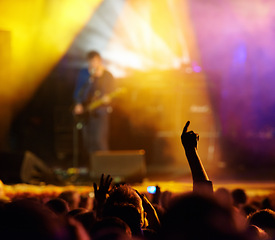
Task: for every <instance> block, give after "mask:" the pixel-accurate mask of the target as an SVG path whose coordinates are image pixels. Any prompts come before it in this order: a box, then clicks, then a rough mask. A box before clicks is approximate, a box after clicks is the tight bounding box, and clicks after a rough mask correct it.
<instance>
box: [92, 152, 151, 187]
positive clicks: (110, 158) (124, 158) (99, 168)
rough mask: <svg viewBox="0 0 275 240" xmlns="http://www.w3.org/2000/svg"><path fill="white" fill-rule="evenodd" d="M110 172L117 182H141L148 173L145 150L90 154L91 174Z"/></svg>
mask: <svg viewBox="0 0 275 240" xmlns="http://www.w3.org/2000/svg"><path fill="white" fill-rule="evenodd" d="M102 173H104V174H105V175H108V174H110V175H111V176H112V178H113V179H114V180H115V182H121V181H127V182H141V181H142V179H143V178H144V176H145V174H146V163H145V151H144V150H127V151H98V152H95V153H94V154H92V155H91V156H90V176H91V177H92V178H100V176H101V174H102Z"/></svg>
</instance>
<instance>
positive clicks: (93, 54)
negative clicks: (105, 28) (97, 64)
mask: <svg viewBox="0 0 275 240" xmlns="http://www.w3.org/2000/svg"><path fill="white" fill-rule="evenodd" d="M95 57H99V58H101V56H100V54H99V52H97V51H94V50H93V51H90V52H88V53H87V59H88V60H90V59H93V58H95Z"/></svg>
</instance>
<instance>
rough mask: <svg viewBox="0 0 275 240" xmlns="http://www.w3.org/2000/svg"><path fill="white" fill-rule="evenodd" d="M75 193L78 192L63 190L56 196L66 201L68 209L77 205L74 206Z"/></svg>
mask: <svg viewBox="0 0 275 240" xmlns="http://www.w3.org/2000/svg"><path fill="white" fill-rule="evenodd" d="M77 194H78V192H76V191H64V192H62V193H61V194H60V195H59V197H58V198H61V199H63V200H65V201H66V202H67V203H68V205H69V208H70V210H73V209H74V208H76V207H77V206H75V205H76V202H75V201H76V199H75V196H76V195H77Z"/></svg>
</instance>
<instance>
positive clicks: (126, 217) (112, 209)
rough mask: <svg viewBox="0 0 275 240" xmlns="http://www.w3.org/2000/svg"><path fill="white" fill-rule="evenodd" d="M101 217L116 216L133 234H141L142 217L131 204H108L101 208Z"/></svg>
mask: <svg viewBox="0 0 275 240" xmlns="http://www.w3.org/2000/svg"><path fill="white" fill-rule="evenodd" d="M103 217H117V218H119V219H121V220H123V221H124V222H125V223H126V224H127V225H128V226H129V227H130V229H131V232H132V234H133V235H135V236H142V235H143V233H142V228H141V226H142V218H141V214H140V212H139V211H138V209H137V208H136V207H135V206H134V205H133V204H114V205H108V206H106V207H105V208H104V210H103Z"/></svg>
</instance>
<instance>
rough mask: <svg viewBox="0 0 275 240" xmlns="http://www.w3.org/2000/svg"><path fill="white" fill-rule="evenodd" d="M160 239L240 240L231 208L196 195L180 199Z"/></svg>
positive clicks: (173, 207)
mask: <svg viewBox="0 0 275 240" xmlns="http://www.w3.org/2000/svg"><path fill="white" fill-rule="evenodd" d="M160 239H165V240H166V239H169V240H170V239H173V240H177V239H186V240H197V239H204V240H205V239H211V240H220V239H223V240H226V239H228V240H229V239H240V236H239V233H238V230H237V228H236V224H235V222H234V219H233V214H232V212H231V210H230V208H226V207H224V206H221V205H220V204H218V203H217V202H216V201H215V200H214V199H212V198H206V197H203V196H198V195H195V194H193V193H190V194H186V195H183V196H179V197H176V198H175V199H174V200H173V201H172V204H171V206H170V208H169V209H168V210H167V212H166V214H165V215H164V218H163V222H162V228H161V232H160Z"/></svg>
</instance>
